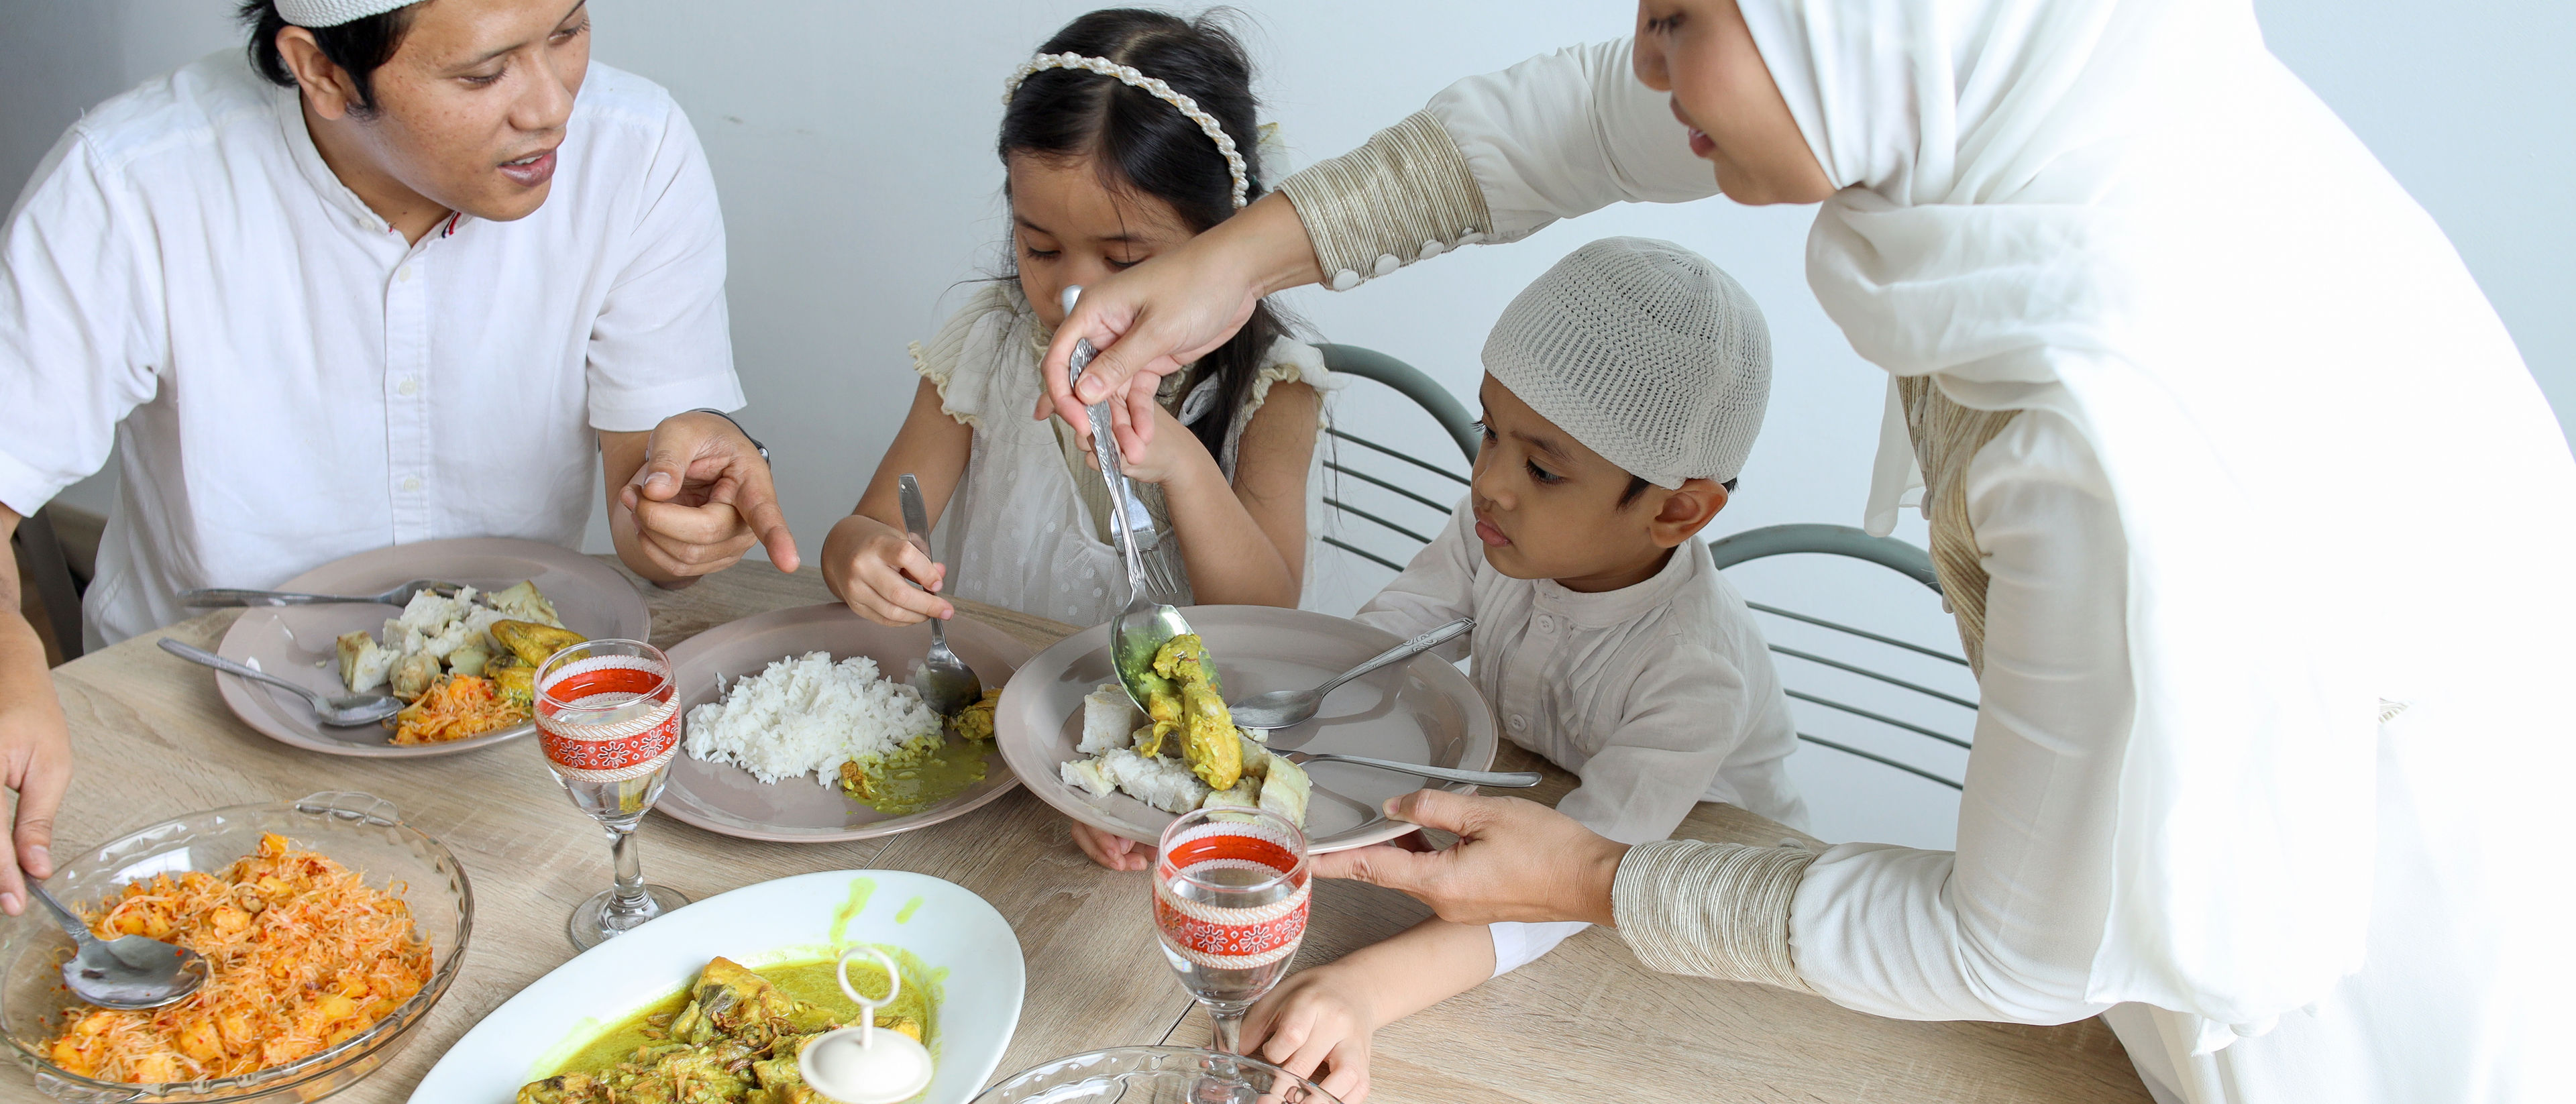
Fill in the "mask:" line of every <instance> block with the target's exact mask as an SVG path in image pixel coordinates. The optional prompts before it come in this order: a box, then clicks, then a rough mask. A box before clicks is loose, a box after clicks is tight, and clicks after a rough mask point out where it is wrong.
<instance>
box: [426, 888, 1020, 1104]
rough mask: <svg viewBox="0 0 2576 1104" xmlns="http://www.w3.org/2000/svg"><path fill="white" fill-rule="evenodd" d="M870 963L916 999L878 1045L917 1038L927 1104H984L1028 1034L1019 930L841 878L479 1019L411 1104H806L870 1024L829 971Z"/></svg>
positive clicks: (612, 950) (654, 937) (748, 905)
mask: <svg viewBox="0 0 2576 1104" xmlns="http://www.w3.org/2000/svg"><path fill="white" fill-rule="evenodd" d="M858 947H868V948H874V949H877V950H881V951H884V952H885V953H886V955H887V956H888V957H889V958H891V959H893V960H894V962H895V968H896V976H897V977H898V978H900V979H901V981H902V985H901V988H900V991H898V992H897V994H896V996H895V1002H894V1004H892V1005H890V1006H888V1007H887V1008H884V1009H882V1010H880V1011H879V1012H878V1014H877V1016H876V1018H875V1021H874V1022H875V1023H876V1025H877V1026H878V1028H879V1029H880V1030H895V1031H903V1032H905V1033H907V1034H911V1033H914V1032H918V1033H919V1034H920V1038H921V1041H922V1043H923V1045H925V1046H927V1047H928V1048H929V1050H930V1055H931V1061H932V1063H933V1067H934V1069H933V1073H932V1077H931V1082H930V1088H929V1089H928V1090H926V1091H924V1092H923V1094H922V1095H920V1096H918V1097H915V1098H913V1099H914V1101H916V1102H919V1104H962V1102H963V1101H966V1100H969V1099H971V1098H973V1097H974V1096H975V1094H976V1092H977V1091H979V1090H981V1089H982V1088H983V1087H984V1082H985V1081H987V1080H989V1079H990V1078H991V1077H992V1076H993V1071H994V1069H995V1068H996V1067H998V1066H999V1065H1000V1064H1001V1061H1002V1051H1003V1049H1004V1048H1005V1047H1008V1046H1009V1045H1010V1042H1011V1032H1012V1030H1013V1028H1014V1027H1016V1026H1017V1024H1018V1023H1019V1018H1020V1002H1021V998H1022V996H1023V994H1024V992H1025V966H1024V965H1023V963H1022V961H1021V959H1020V942H1019V938H1018V936H1016V935H1014V934H1013V933H1012V931H1011V925H1010V923H1009V922H1008V921H1006V920H1004V919H1002V914H1001V913H999V912H995V911H994V910H993V906H992V905H990V904H987V903H985V901H984V899H983V898H981V897H978V896H976V895H975V894H973V893H971V892H968V891H967V890H965V889H963V888H961V887H959V886H957V885H956V884H954V883H951V882H946V881H942V880H940V879H938V878H933V877H930V876H929V875H926V874H913V873H909V872H906V871H900V870H827V871H821V872H818V873H813V874H799V875H795V876H793V877H787V878H780V879H777V880H775V881H768V882H761V883H758V884H756V885H749V886H745V887H743V888H741V889H737V890H734V891H732V892H730V893H725V894H721V895H718V896H715V897H710V898H708V899H706V900H704V901H700V902H698V903H696V904H693V905H689V906H687V907H685V908H681V909H677V910H674V911H672V912H670V913H668V914H666V915H664V916H662V917H660V918H658V919H656V920H654V921H653V922H652V923H650V924H646V925H644V926H643V927H640V928H637V929H635V930H634V931H631V932H628V933H626V934H625V935H621V936H618V937H617V938H615V939H612V940H609V941H608V942H606V943H602V944H600V945H599V946H597V947H593V948H591V949H590V950H588V951H584V952H582V953H581V954H580V955H578V956H576V957H574V958H573V959H572V960H571V961H569V962H566V963H564V964H563V965H561V966H558V967H556V968H555V969H554V972H552V973H549V974H547V975H546V976H544V977H541V978H538V979H537V980H536V982H535V983H533V984H531V985H529V986H528V987H527V988H525V989H522V990H520V991H519V993H518V995H517V996H513V997H511V998H510V999H509V1000H507V1001H505V1002H503V1003H502V1004H501V1006H500V1007H499V1008H495V1009H493V1010H492V1012H491V1014H489V1015H487V1016H485V1017H483V1022H481V1023H478V1024H476V1025H474V1028H473V1030H470V1031H467V1032H466V1033H465V1036H464V1037H463V1038H460V1039H458V1040H457V1041H456V1045H455V1046H453V1047H450V1048H449V1049H448V1051H447V1054H446V1055H445V1056H444V1057H441V1058H440V1059H439V1060H438V1064H437V1065H436V1066H433V1067H431V1069H430V1071H429V1075H428V1076H426V1077H423V1078H421V1081H420V1085H419V1087H417V1088H415V1089H413V1090H412V1094H411V1099H412V1100H413V1101H415V1102H416V1104H453V1102H455V1101H488V1102H493V1104H498V1102H501V1101H508V1100H531V1099H534V1100H566V1101H573V1100H608V1099H616V1100H665V1099H673V1100H676V1099H681V1098H682V1097H681V1094H680V1093H679V1092H677V1091H673V1090H675V1089H676V1088H677V1087H678V1086H675V1085H674V1084H673V1083H672V1080H673V1078H674V1077H675V1076H676V1077H680V1078H687V1079H689V1080H690V1081H691V1082H692V1087H694V1088H698V1089H700V1090H708V1089H712V1090H714V1092H712V1093H709V1094H708V1095H706V1096H705V1097H704V1098H705V1099H735V1100H739V1099H742V1098H743V1097H744V1096H746V1095H749V1094H751V1093H753V1092H755V1091H764V1090H765V1091H764V1092H763V1095H764V1096H769V1097H774V1098H775V1099H780V1100H788V1099H804V1097H803V1096H800V1095H794V1094H793V1093H792V1089H794V1088H798V1087H802V1081H801V1079H797V1078H796V1062H795V1061H794V1056H795V1052H796V1050H797V1049H798V1048H800V1047H801V1045H802V1043H803V1042H804V1041H806V1040H809V1039H811V1038H813V1036H814V1035H815V1034H816V1033H817V1032H818V1031H820V1030H827V1029H828V1027H829V1025H831V1024H835V1023H840V1022H845V1021H848V1020H849V1019H850V1018H851V1017H852V1016H854V1015H855V1014H856V1011H857V1010H856V1008H855V1007H854V1006H852V1005H850V1004H849V1002H848V1000H847V998H845V997H843V996H842V995H841V993H840V991H839V986H838V984H837V983H836V982H835V981H834V980H833V979H832V975H831V967H832V960H834V959H835V958H837V957H838V956H839V955H840V954H841V952H843V951H845V950H849V949H852V948H858ZM883 973H884V971H883V968H882V967H877V966H873V965H869V964H868V960H867V959H866V958H860V959H856V960H854V961H853V962H852V963H851V967H850V980H851V983H852V985H853V986H854V987H856V988H858V989H859V990H860V991H861V992H865V993H871V994H875V993H882V992H884V988H883V986H884V982H883V979H882V975H883ZM869 974H875V975H878V976H877V977H875V978H871V977H869V976H867V975H869ZM905 1021H909V1022H908V1023H907V1022H905ZM675 1044H676V1045H675ZM647 1046H649V1047H651V1048H652V1053H651V1054H650V1055H648V1056H645V1057H646V1058H647V1059H648V1060H646V1061H642V1062H638V1061H636V1060H635V1059H636V1058H637V1057H638V1055H637V1054H636V1051H637V1050H638V1049H639V1048H642V1047H647ZM781 1046H786V1047H787V1048H788V1049H787V1050H786V1051H784V1052H782V1051H780V1049H779V1048H780V1047H781ZM746 1059H747V1061H746ZM546 1082H552V1084H551V1085H547V1084H545V1083H546ZM523 1089H529V1090H534V1092H532V1093H523V1092H522V1090H523ZM612 1091H613V1092H614V1094H615V1095H613V1096H612V1095H610V1093H611V1092H612ZM657 1094H658V1095H657ZM687 1099H693V1100H694V1099H700V1097H699V1096H696V1095H691V1096H689V1097H687Z"/></svg>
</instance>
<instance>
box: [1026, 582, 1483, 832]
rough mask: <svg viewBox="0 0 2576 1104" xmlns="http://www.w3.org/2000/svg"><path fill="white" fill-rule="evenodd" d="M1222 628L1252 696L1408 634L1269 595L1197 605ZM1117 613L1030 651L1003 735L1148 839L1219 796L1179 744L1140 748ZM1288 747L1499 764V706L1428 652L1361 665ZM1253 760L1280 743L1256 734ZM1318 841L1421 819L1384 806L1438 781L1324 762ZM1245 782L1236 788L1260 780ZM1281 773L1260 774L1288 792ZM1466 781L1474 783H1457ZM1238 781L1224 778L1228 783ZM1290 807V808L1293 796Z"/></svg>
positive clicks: (1221, 648) (1215, 654)
mask: <svg viewBox="0 0 2576 1104" xmlns="http://www.w3.org/2000/svg"><path fill="white" fill-rule="evenodd" d="M1182 616H1184V617H1186V618H1188V619H1189V623H1190V627H1191V628H1193V629H1196V630H1197V631H1198V634H1199V636H1200V638H1201V639H1202V640H1204V641H1205V642H1206V646H1207V654H1208V657H1209V659H1210V661H1211V662H1213V663H1214V665H1215V667H1216V675H1217V678H1218V681H1219V683H1220V684H1221V686H1222V693H1223V694H1224V696H1225V698H1226V700H1228V701H1241V700H1242V699H1244V698H1247V697H1251V696H1253V695H1255V694H1265V693H1268V692H1270V691H1273V690H1292V689H1293V690H1303V689H1306V688H1308V687H1311V686H1315V685H1318V684H1320V683H1322V682H1324V681H1325V680H1326V679H1329V678H1332V677H1333V676H1335V675H1338V674H1340V673H1342V672H1343V671H1346V670H1349V669H1350V668H1352V667H1355V666H1358V665H1359V664H1360V662H1361V661H1363V660H1366V659H1368V658H1369V657H1371V656H1374V655H1377V654H1378V653H1380V652H1383V651H1385V650H1387V649H1389V648H1392V647H1394V646H1396V645H1397V644H1399V643H1402V641H1401V640H1400V639H1398V638H1397V637H1395V636H1393V635H1390V634H1388V633H1386V632H1384V631H1382V630H1379V629H1373V628H1370V627H1368V626H1366V625H1362V624H1360V623H1358V622H1356V621H1350V620H1346V619H1343V618H1339V617H1333V616H1329V615H1326V614H1321V613H1313V612H1309V611H1305V610H1292V609H1274V608H1272V607H1268V606H1191V607H1189V608H1187V609H1185V610H1183V611H1182ZM1115 677H1116V676H1115V673H1114V672H1113V671H1112V669H1111V667H1110V662H1109V629H1108V626H1105V625H1101V626H1094V627H1092V628H1090V629H1086V630H1084V631H1082V632H1078V633H1075V634H1074V635H1072V636H1068V637H1066V638H1064V639H1063V640H1062V641H1059V642H1057V643H1056V645H1055V646H1053V647H1051V648H1048V649H1047V650H1045V651H1043V652H1040V653H1038V654H1037V656H1036V657H1035V658H1032V659H1030V660H1029V661H1028V662H1026V663H1023V664H1021V665H1020V668H1019V673H1018V675H1017V676H1016V677H1014V678H1013V679H1012V680H1011V683H1010V685H1009V686H1008V687H1006V688H1005V689H1004V690H1003V691H1002V700H1001V703H1000V705H999V706H998V707H997V708H996V709H995V710H994V713H993V728H994V733H995V736H994V743H996V744H998V745H1000V746H1001V751H1002V754H1003V755H1004V756H1006V757H1008V758H1009V759H1010V762H1011V769H1012V770H1014V771H1016V772H1018V774H1019V776H1020V781H1021V783H1022V784H1023V785H1026V786H1027V787H1028V788H1029V792H1030V793H1033V794H1036V795H1037V796H1038V798H1039V799H1040V800H1043V801H1045V802H1046V803H1047V804H1049V805H1053V806H1055V807H1056V808H1057V809H1059V810H1062V811H1063V812H1064V813H1065V814H1066V815H1068V816H1071V817H1073V818H1075V819H1077V820H1080V821H1082V822H1083V823H1086V824H1089V825H1091V826H1092V827H1094V828H1099V829H1102V830H1104V831H1109V832H1115V833H1117V834H1119V835H1121V836H1125V837H1127V838H1128V839H1132V840H1136V841H1138V842H1141V843H1154V842H1156V841H1158V840H1159V839H1161V838H1162V833H1163V827H1164V826H1165V825H1167V824H1170V823H1171V822H1172V820H1173V819H1174V813H1175V811H1176V810H1182V809H1188V808H1192V807H1196V806H1199V805H1203V804H1208V803H1209V798H1210V796H1211V795H1210V792H1209V790H1208V789H1207V787H1206V786H1204V785H1201V784H1199V781H1198V780H1197V779H1196V778H1194V777H1192V776H1191V772H1190V770H1189V768H1188V767H1187V766H1185V765H1182V763H1181V761H1180V760H1178V759H1171V758H1155V757H1150V756H1144V755H1139V754H1136V753H1135V751H1134V750H1132V748H1131V747H1130V745H1131V744H1132V743H1133V741H1134V734H1133V733H1132V732H1131V731H1128V730H1129V728H1130V726H1133V725H1135V724H1138V723H1141V721H1142V717H1141V716H1140V715H1138V714H1137V713H1135V712H1134V710H1133V706H1132V705H1122V704H1121V701H1120V699H1121V698H1123V697H1124V695H1123V694H1121V693H1118V692H1116V691H1109V692H1105V693H1104V692H1103V690H1102V686H1103V684H1104V683H1110V682H1112V680H1114V678H1115ZM1269 737H1270V740H1271V742H1272V743H1275V744H1276V745H1278V746H1279V747H1281V748H1283V749H1284V748H1295V749H1298V750H1303V751H1337V752H1342V753H1345V754H1351V755H1369V756H1375V757H1377V758H1380V759H1394V760H1398V761H1401V762H1409V763H1424V764H1429V765H1433V766H1442V767H1458V768H1462V769H1465V770H1486V769H1489V768H1491V767H1492V766H1493V762H1494V754H1495V752H1496V751H1497V750H1498V749H1499V748H1500V746H1501V745H1500V743H1499V738H1498V733H1497V732H1496V730H1495V727H1494V715H1493V710H1492V709H1491V708H1490V707H1488V706H1487V705H1486V704H1485V698H1484V695H1482V694H1480V693H1478V692H1477V691H1476V685H1475V684H1474V683H1473V682H1470V681H1468V679H1467V676H1466V675H1464V674H1461V673H1459V671H1458V668H1456V667H1455V666H1452V665H1451V664H1449V663H1448V662H1446V661H1443V660H1441V659H1439V658H1437V657H1434V656H1416V657H1414V658H1413V659H1410V660H1407V661H1405V662H1403V663H1399V664H1395V665H1392V666H1389V667H1385V668H1381V669H1379V670H1377V671H1373V672H1370V673H1369V674H1367V675H1365V676H1362V677H1361V678H1358V679H1355V680H1353V681H1351V682H1350V683H1348V684H1346V685H1344V686H1343V687H1341V688H1340V689H1338V690H1335V691H1333V694H1332V696H1331V697H1329V698H1327V699H1325V701H1324V705H1323V708H1322V709H1321V710H1319V711H1318V712H1317V714H1316V717H1315V719H1314V720H1312V721H1308V722H1306V723H1305V724H1303V725H1299V726H1296V727H1295V728H1287V729H1281V730H1279V731H1277V732H1273V733H1270V734H1269ZM1244 750H1245V754H1244V761H1245V763H1246V771H1245V774H1246V776H1247V778H1249V777H1250V776H1251V774H1252V768H1251V764H1252V763H1253V762H1255V761H1256V760H1259V759H1261V758H1263V757H1264V756H1263V754H1261V753H1262V752H1264V751H1265V750H1266V749H1263V748H1260V747H1257V746H1256V745H1254V744H1253V743H1252V742H1251V741H1249V740H1247V741H1246V743H1245V745H1244ZM1303 773H1304V774H1305V775H1306V777H1305V778H1304V779H1302V781H1303V782H1304V783H1305V785H1304V786H1302V787H1300V789H1302V790H1303V791H1304V792H1303V793H1299V794H1297V795H1296V796H1297V797H1300V798H1303V800H1302V801H1297V802H1295V803H1294V804H1295V805H1296V806H1302V811H1303V812H1304V814H1305V815H1304V821H1303V826H1304V828H1305V830H1306V842H1307V848H1308V849H1309V850H1311V851H1314V852H1318V853H1320V852H1325V851H1339V850H1343V849H1345V848H1351V847H1365V846H1367V845H1369V844H1372V843H1383V842H1385V841H1387V840H1390V839H1394V838H1395V837H1397V836H1400V835H1403V834H1404V833H1406V832H1409V831H1412V830H1413V825H1410V824H1403V823H1399V822H1395V821H1390V820H1387V819H1386V818H1385V817H1384V816H1383V815H1381V813H1380V812H1379V808H1380V807H1381V806H1382V805H1383V804H1384V803H1385V801H1386V799H1388V798H1390V797H1394V796H1396V795H1398V794H1406V793H1411V792H1413V791H1414V790H1417V789H1420V788H1422V787H1423V786H1425V785H1427V784H1428V783H1425V782H1424V781H1423V780H1422V779H1421V778H1419V777H1417V776H1415V775H1410V774H1400V773H1397V772H1393V771H1385V770H1378V769H1375V768H1370V767H1358V766H1351V765H1349V764H1346V763H1312V764H1308V765H1307V766H1306V767H1305V769H1304V772H1303ZM1246 788H1247V787H1245V786H1244V785H1243V783H1240V782H1238V783H1237V785H1236V787H1235V789H1236V790H1238V791H1240V790H1243V789H1246ZM1271 788H1272V783H1271V782H1270V781H1269V780H1265V781H1264V782H1263V783H1262V784H1261V785H1260V786H1258V787H1250V789H1251V791H1252V794H1254V795H1266V796H1270V797H1272V798H1273V799H1274V800H1272V801H1263V800H1262V799H1261V796H1253V797H1252V800H1250V801H1243V800H1241V799H1239V798H1238V799H1237V800H1235V801H1222V800H1220V801H1219V802H1217V803H1219V804H1258V805H1273V806H1275V805H1277V804H1278V802H1277V801H1276V800H1275V799H1276V798H1278V797H1280V796H1284V795H1273V794H1270V793H1269V791H1270V790H1271ZM1449 788H1450V789H1453V790H1457V791H1460V792H1471V791H1472V790H1473V787H1469V786H1463V785H1460V786H1451V787H1449ZM1220 796H1222V792H1220ZM1277 811H1280V812H1282V814H1283V815H1286V814H1287V813H1288V810H1287V809H1284V808H1283V809H1279V810H1277Z"/></svg>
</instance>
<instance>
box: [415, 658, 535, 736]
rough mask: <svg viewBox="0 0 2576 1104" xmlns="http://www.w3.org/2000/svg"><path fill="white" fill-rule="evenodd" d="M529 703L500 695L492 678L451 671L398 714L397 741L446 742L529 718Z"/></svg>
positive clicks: (476, 734) (501, 727) (490, 730)
mask: <svg viewBox="0 0 2576 1104" xmlns="http://www.w3.org/2000/svg"><path fill="white" fill-rule="evenodd" d="M530 715H531V714H530V713H529V712H528V707H526V706H524V705H520V704H518V703H517V702H513V701H510V700H509V699H507V698H504V697H502V696H501V695H500V693H499V691H497V690H496V689H495V688H494V687H493V685H492V680H491V679H487V678H481V677H478V676H475V675H450V676H448V677H446V678H443V679H440V680H438V683H437V684H436V685H434V686H431V687H430V688H429V689H428V690H426V691H424V692H422V694H421V696H420V698H419V700H417V701H414V702H412V703H411V704H410V705H409V706H407V707H405V708H404V709H403V711H402V712H401V713H400V714H399V715H397V716H396V717H395V720H396V721H397V722H399V723H397V724H396V725H395V727H394V738H393V740H392V741H391V742H393V743H396V744H406V745H408V744H443V743H446V742H447V741H449V740H462V739H464V738H466V737H468V736H480V735H482V734H484V733H486V732H494V731H498V730H500V729H504V728H508V727H510V726H511V725H514V724H519V723H521V722H523V721H526V720H527V719H528V718H529V716H530Z"/></svg>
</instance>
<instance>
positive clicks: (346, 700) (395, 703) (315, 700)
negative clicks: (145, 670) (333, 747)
mask: <svg viewBox="0 0 2576 1104" xmlns="http://www.w3.org/2000/svg"><path fill="white" fill-rule="evenodd" d="M160 643H161V650H162V651H165V652H168V653H170V654H171V655H174V656H177V657H179V658H181V659H184V660H187V661H188V662H190V663H201V664H204V665H206V666H208V667H212V668H214V669H215V670H218V671H221V672H223V673H225V674H227V675H239V676H241V677H242V678H246V679H250V680H252V681H254V682H265V683H267V684H269V685H271V686H276V687H281V688H283V689H287V690H292V691H295V692H296V693H298V694H301V695H303V696H304V700H305V701H306V702H309V703H311V704H312V706H313V719H314V720H317V721H320V722H322V723H323V724H326V725H330V726H332V727H334V728H356V727H357V726H359V725H368V724H374V723H376V722H377V721H381V720H384V719H385V718H387V717H390V716H393V715H394V714H396V713H400V712H402V709H403V703H402V700H401V699H399V698H396V697H393V696H392V695H389V694H350V695H347V696H345V697H336V698H326V697H324V696H322V695H320V694H317V693H314V692H313V691H311V690H307V689H305V688H303V687H301V686H297V685H295V684H294V683H291V682H288V681H286V680H285V679H282V678H279V677H277V676H275V675H272V674H269V673H268V672H266V671H262V670H260V669H258V668H256V667H245V666H243V665H241V664H239V663H235V662H233V661H231V660H229V659H225V658H224V657H222V656H219V655H216V654H215V653H213V652H209V651H207V650H205V649H204V648H199V647H196V646H194V645H190V644H182V643H179V642H178V641H176V640H172V639H170V638H169V637H166V636H165V637H162V638H161V641H160Z"/></svg>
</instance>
